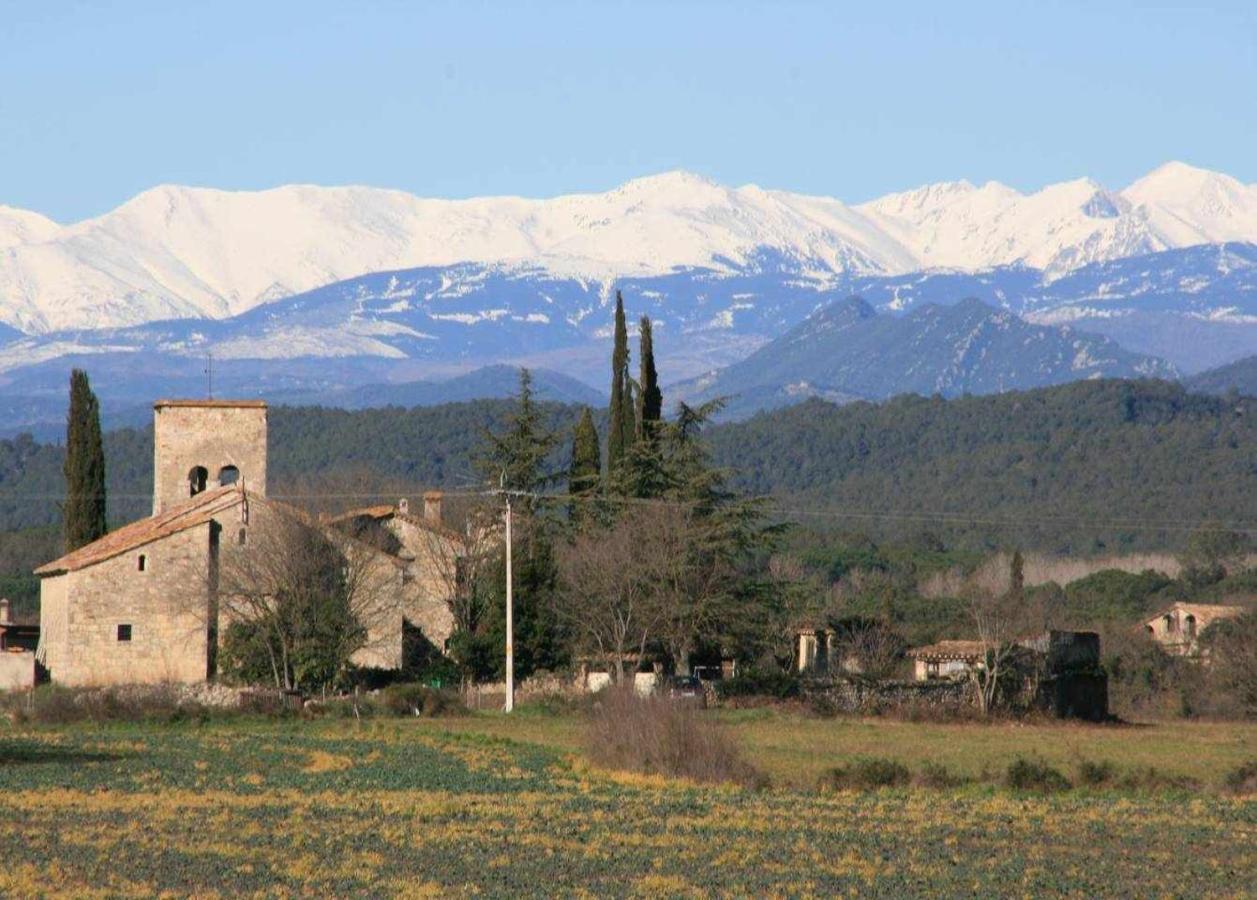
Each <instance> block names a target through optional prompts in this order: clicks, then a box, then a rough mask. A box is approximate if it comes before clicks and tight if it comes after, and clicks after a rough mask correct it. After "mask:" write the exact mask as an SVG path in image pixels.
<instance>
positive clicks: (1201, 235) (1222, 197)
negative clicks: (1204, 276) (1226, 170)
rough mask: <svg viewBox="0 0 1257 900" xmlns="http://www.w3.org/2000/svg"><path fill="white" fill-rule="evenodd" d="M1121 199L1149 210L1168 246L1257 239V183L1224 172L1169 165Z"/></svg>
mask: <svg viewBox="0 0 1257 900" xmlns="http://www.w3.org/2000/svg"><path fill="white" fill-rule="evenodd" d="M1122 196H1123V197H1124V198H1125V199H1126V200H1127V201H1129V202H1130V203H1131V204H1133V205H1135V206H1138V207H1142V208H1143V209H1144V210H1145V212H1146V215H1147V217H1148V221H1149V223H1150V224H1151V226H1152V228H1153V229H1155V230H1156V232H1157V233H1158V234H1159V235H1160V236H1161V238H1162V240H1163V241H1164V242H1165V243H1166V245H1168V246H1179V247H1181V246H1190V245H1192V244H1204V243H1216V242H1222V241H1252V240H1253V239H1254V235H1255V234H1257V185H1245V184H1243V183H1242V182H1240V181H1239V180H1237V179H1235V178H1232V177H1231V176H1230V175H1225V174H1223V173H1221V172H1213V171H1210V170H1208V169H1200V168H1197V167H1195V166H1190V165H1187V164H1186V163H1182V162H1169V163H1166V164H1165V165H1163V166H1159V167H1157V168H1156V169H1153V170H1152V171H1151V172H1149V173H1148V174H1147V175H1145V176H1144V177H1143V178H1140V179H1139V180H1138V181H1136V182H1135V183H1134V184H1132V185H1131V186H1130V187H1128V188H1126V190H1124V191H1122Z"/></svg>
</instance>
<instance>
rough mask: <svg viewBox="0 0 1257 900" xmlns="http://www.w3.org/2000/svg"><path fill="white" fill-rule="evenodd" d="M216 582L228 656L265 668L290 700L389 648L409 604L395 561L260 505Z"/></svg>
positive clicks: (230, 541)
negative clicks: (380, 647)
mask: <svg viewBox="0 0 1257 900" xmlns="http://www.w3.org/2000/svg"><path fill="white" fill-rule="evenodd" d="M216 582H217V591H216V594H215V596H216V599H217V615H218V620H219V623H220V625H221V626H222V627H223V628H225V629H226V632H227V641H226V644H227V646H228V647H233V648H234V650H235V652H236V654H237V655H241V654H244V655H252V656H254V658H255V661H256V658H258V657H261V658H264V659H265V660H266V665H267V666H268V667H269V670H270V674H271V676H272V678H273V679H274V682H275V684H276V686H278V687H282V688H285V689H288V690H295V689H300V688H301V687H303V686H306V685H308V684H311V683H319V682H322V683H327V682H329V681H332V680H334V679H335V678H337V677H338V676H339V675H341V674H342V673H343V671H344V669H345V668H346V666H347V665H348V664H349V661H350V658H351V657H352V656H353V655H354V654H355V653H358V652H359V651H361V650H364V649H370V648H371V647H372V645H373V643H374V642H381V641H383V640H389V639H391V637H392V636H391V633H390V625H391V624H392V622H393V621H394V620H395V619H397V616H398V614H399V610H400V604H401V599H402V597H401V591H400V590H399V588H400V582H401V573H400V571H399V569H398V565H397V562H396V561H395V560H394V559H392V558H390V557H388V556H387V555H386V554H382V553H380V552H379V551H378V550H377V549H375V548H373V547H370V546H368V545H367V544H364V543H362V542H360V541H356V540H354V539H352V538H350V537H348V536H346V535H343V534H341V533H340V532H337V531H334V530H331V529H328V528H325V527H322V526H320V525H319V524H317V523H316V522H315V521H314V520H312V519H310V518H309V517H307V516H306V515H305V514H304V513H302V512H300V511H298V510H296V509H293V508H291V507H286V506H284V505H281V504H277V503H265V504H254V510H253V511H252V519H251V521H250V523H249V525H248V526H247V528H242V529H241V530H240V532H239V535H238V536H237V535H226V536H225V537H224V540H223V541H222V551H221V555H220V563H219V570H218V572H217V578H216ZM399 627H400V625H399ZM239 662H241V663H243V660H240V661H239Z"/></svg>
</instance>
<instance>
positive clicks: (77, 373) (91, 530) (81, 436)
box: [63, 369, 105, 553]
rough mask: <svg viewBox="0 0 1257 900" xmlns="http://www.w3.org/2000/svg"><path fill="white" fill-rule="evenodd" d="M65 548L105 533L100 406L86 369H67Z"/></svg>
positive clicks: (70, 548)
mask: <svg viewBox="0 0 1257 900" xmlns="http://www.w3.org/2000/svg"><path fill="white" fill-rule="evenodd" d="M65 445H66V455H65V509H64V511H63V519H64V525H65V549H66V552H67V553H68V552H70V551H71V550H77V549H78V548H79V547H82V546H83V545H84V544H90V543H91V542H92V541H94V540H96V539H97V538H99V537H103V536H104V534H105V447H104V443H103V441H102V440H101V434H100V406H99V404H98V403H97V402H96V395H95V394H93V393H92V388H91V385H90V384H89V383H88V380H87V373H86V372H84V371H82V370H81V369H75V370H74V371H73V372H71V373H70V412H69V415H68V416H67V418H66V441H65Z"/></svg>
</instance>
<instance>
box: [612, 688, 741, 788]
mask: <svg viewBox="0 0 1257 900" xmlns="http://www.w3.org/2000/svg"><path fill="white" fill-rule="evenodd" d="M588 743H589V756H590V758H591V759H592V760H593V761H594V763H596V764H597V765H600V766H603V767H604V768H608V769H621V770H625V771H630V772H643V773H646V774H650V775H666V776H668V777H671V778H687V779H690V780H691V781H699V782H706V783H718V782H732V783H735V784H741V785H744V786H747V787H762V786H763V785H764V784H766V778H765V777H764V775H763V774H762V773H760V772H759V771H758V770H757V769H756V768H755V767H754V766H752V765H750V764H749V763H747V762H746V761H745V760H743V759H742V755H741V753H740V751H739V750H738V746H737V744H736V743H734V741H733V739H732V738H731V737H730V736H729V734H728V733H727V732H725V731H724V730H723V729H722V728H720V726H719V725H718V724H717V723H716V722H714V721H712V720H711V719H708V718H706V717H704V716H703V714H702V713H701V712H700V711H699V710H697V709H695V708H694V707H693V706H692V705H691V704H685V703H675V702H673V701H672V700H670V699H668V698H666V697H656V696H651V697H639V696H637V694H636V693H634V692H633V690H632V689H626V688H612V689H609V690H606V691H604V692H602V694H601V695H600V702H599V703H598V704H597V705H596V706H595V707H594V709H593V711H592V712H591V713H590V716H589V731H588Z"/></svg>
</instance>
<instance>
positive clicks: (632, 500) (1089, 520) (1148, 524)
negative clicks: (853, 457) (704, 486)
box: [0, 488, 1257, 534]
mask: <svg viewBox="0 0 1257 900" xmlns="http://www.w3.org/2000/svg"><path fill="white" fill-rule="evenodd" d="M393 493H395V492H390V491H388V490H379V491H366V492H363V491H356V492H352V493H349V492H317V493H299V494H298V493H275V494H269V495H268V496H269V497H270V498H271V499H274V500H281V501H288V502H293V501H316V500H375V501H380V500H384V499H386V498H390V497H392V495H393ZM511 493H512V494H514V495H516V496H522V495H528V496H534V497H536V498H537V499H538V500H540V501H542V502H568V503H570V502H573V501H575V502H582V503H590V504H595V503H597V504H604V505H621V506H626V505H640V506H653V507H656V508H674V509H692V508H695V507H697V506H701V505H704V504H703V503H702V501H685V500H666V499H662V498H653V497H623V496H615V495H597V496H589V495H587V494H571V493H537V494H533V493H531V492H528V491H513V492H511ZM442 494H443V495H444V496H445V497H448V498H469V499H483V498H485V497H490V496H501V495H502V494H503V491H502V490H501V489H497V488H486V489H483V490H461V489H455V490H443V491H442ZM107 497H108V498H109V499H112V500H131V501H137V502H149V501H151V500H152V498H153V495H152V494H108V495H107ZM747 499H750V500H752V501H754V500H756V499H760V500H761V501H762V503H761V508H762V509H763V511H764V513H765V514H766V515H768V516H777V517H799V518H811V519H835V520H841V519H861V520H872V521H888V522H918V523H933V524H939V525H958V526H963V525H970V526H975V525H985V526H992V527H1006V528H1017V527H1024V526H1040V527H1049V526H1060V527H1081V528H1088V529H1100V528H1106V529H1108V528H1111V529H1114V530H1122V529H1125V530H1133V531H1217V532H1221V531H1233V532H1240V533H1248V534H1257V522H1254V521H1248V520H1230V521H1219V520H1217V519H1208V520H1200V519H1186V518H1175V519H1149V518H1147V517H1142V516H1141V517H1139V518H1100V517H1095V516H1087V517H1085V518H1084V517H1080V516H1053V515H1031V516H1025V515H1016V516H1012V515H1008V516H999V515H991V514H989V513H981V512H967V511H956V510H871V509H859V508H851V507H843V508H815V507H813V508H808V507H800V506H791V505H785V504H783V503H781V502H779V501H775V500H773V499H772V498H747ZM64 500H65V495H63V494H27V495H17V496H9V497H5V496H3V495H0V502H2V503H19V502H20V503H60V502H63V501H64Z"/></svg>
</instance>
